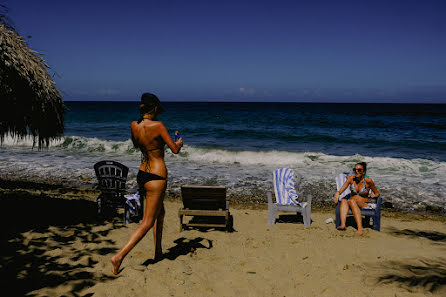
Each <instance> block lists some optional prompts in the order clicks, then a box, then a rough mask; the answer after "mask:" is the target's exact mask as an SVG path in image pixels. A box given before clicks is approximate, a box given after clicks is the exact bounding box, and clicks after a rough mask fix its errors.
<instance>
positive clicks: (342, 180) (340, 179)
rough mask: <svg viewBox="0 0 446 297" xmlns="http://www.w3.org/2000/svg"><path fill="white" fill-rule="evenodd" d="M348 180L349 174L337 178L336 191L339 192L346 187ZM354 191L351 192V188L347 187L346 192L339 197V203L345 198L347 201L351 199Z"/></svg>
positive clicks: (342, 174)
mask: <svg viewBox="0 0 446 297" xmlns="http://www.w3.org/2000/svg"><path fill="white" fill-rule="evenodd" d="M346 180H347V174H346V173H341V174H339V175H338V176H336V189H337V190H338V191H339V189H340V188H342V186H343V185H344V183H345V181H346ZM351 193H352V191H351V190H350V187H347V189H345V191H344V192H342V193H341V194H340V195H339V201H341V200H342V199H343V198H345V197H347V198H346V199H348V198H350V194H351Z"/></svg>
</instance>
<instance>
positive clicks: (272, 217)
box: [268, 208, 277, 225]
mask: <svg viewBox="0 0 446 297" xmlns="http://www.w3.org/2000/svg"><path fill="white" fill-rule="evenodd" d="M276 215H277V209H273V208H268V225H274V224H275V223H276Z"/></svg>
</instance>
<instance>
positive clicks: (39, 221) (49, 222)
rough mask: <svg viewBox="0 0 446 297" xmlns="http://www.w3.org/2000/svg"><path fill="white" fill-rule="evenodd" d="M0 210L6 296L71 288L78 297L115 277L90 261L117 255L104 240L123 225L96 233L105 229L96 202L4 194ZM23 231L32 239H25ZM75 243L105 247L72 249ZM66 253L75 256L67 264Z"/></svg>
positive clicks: (0, 270) (0, 258)
mask: <svg viewBox="0 0 446 297" xmlns="http://www.w3.org/2000/svg"><path fill="white" fill-rule="evenodd" d="M0 205H1V209H2V215H1V216H0V224H1V226H2V232H1V235H0V247H1V254H0V279H1V280H2V284H4V285H3V286H2V290H3V291H4V292H10V293H8V296H24V295H27V294H29V293H30V292H32V291H34V290H38V289H41V288H51V287H56V286H59V285H62V284H64V285H65V286H67V285H70V286H71V289H70V291H71V293H72V294H73V295H75V296H79V292H80V291H81V290H83V289H84V288H86V287H90V286H92V285H94V284H95V283H97V282H103V281H106V280H108V279H110V278H111V277H109V276H107V275H103V274H99V273H97V272H94V270H93V269H91V268H93V266H94V265H95V264H96V263H97V261H95V260H93V257H92V256H93V255H98V254H99V255H106V254H109V253H112V252H115V251H116V249H115V248H114V244H115V243H114V242H113V241H111V240H104V239H103V238H100V237H103V236H106V235H107V234H108V233H109V232H110V231H111V230H113V229H117V228H121V227H123V225H122V224H121V223H113V224H110V227H109V228H108V229H104V228H102V229H101V230H102V231H100V232H96V233H95V232H93V231H92V229H93V228H94V227H95V226H104V225H105V222H104V220H101V219H99V218H98V215H97V213H96V203H94V202H92V201H87V200H66V199H59V198H49V197H47V196H45V195H42V194H40V195H38V194H30V193H29V192H25V191H23V192H17V191H16V192H14V193H11V194H8V193H3V194H1V195H0ZM116 221H117V220H116ZM24 232H32V234H31V236H29V235H28V236H24V234H23V233H24ZM75 240H76V241H77V242H79V240H80V241H81V242H82V243H95V242H97V243H102V244H101V245H100V246H102V247H101V248H99V247H98V248H86V246H85V245H83V244H82V245H71V243H72V242H74V241H75ZM90 246H91V245H90ZM98 246H99V245H98ZM64 248H65V250H66V249H67V248H68V249H69V250H70V253H72V254H74V255H76V256H75V257H74V258H73V259H72V260H73V261H72V262H68V263H67V261H64V257H66V255H63V254H61V253H62V251H63V249H64ZM75 262H77V264H70V263H75ZM79 263H82V264H79ZM88 271H91V272H88Z"/></svg>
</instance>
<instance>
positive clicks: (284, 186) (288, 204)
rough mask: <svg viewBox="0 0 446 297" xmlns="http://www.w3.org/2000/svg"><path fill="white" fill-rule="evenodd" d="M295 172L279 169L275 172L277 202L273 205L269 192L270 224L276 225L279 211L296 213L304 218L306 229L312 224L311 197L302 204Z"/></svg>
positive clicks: (288, 169)
mask: <svg viewBox="0 0 446 297" xmlns="http://www.w3.org/2000/svg"><path fill="white" fill-rule="evenodd" d="M295 182H296V180H295V178H294V170H292V169H290V168H279V169H277V170H274V172H273V184H274V194H275V198H276V202H275V203H273V199H272V193H271V192H269V191H268V192H267V193H266V194H267V197H268V224H269V225H274V224H275V222H276V215H277V213H278V212H279V211H284V212H296V214H301V215H302V217H303V221H304V225H305V227H309V226H310V224H311V198H312V197H311V195H308V197H307V201H306V202H302V201H299V200H301V197H299V195H298V193H297V192H296V189H295Z"/></svg>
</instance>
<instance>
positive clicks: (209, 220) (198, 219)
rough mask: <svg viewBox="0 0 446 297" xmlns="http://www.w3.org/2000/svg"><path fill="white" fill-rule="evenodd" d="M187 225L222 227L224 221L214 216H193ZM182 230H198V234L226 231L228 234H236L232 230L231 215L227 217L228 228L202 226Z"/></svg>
mask: <svg viewBox="0 0 446 297" xmlns="http://www.w3.org/2000/svg"><path fill="white" fill-rule="evenodd" d="M188 223H195V224H203V223H205V224H220V225H224V223H225V219H224V217H216V216H194V217H193V218H191V219H190V220H189V221H188ZM183 229H184V230H198V231H200V232H210V231H215V230H218V231H227V232H229V233H232V232H237V231H236V230H235V229H234V217H233V216H232V215H230V216H229V228H228V229H226V227H203V226H186V225H185V226H183Z"/></svg>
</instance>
